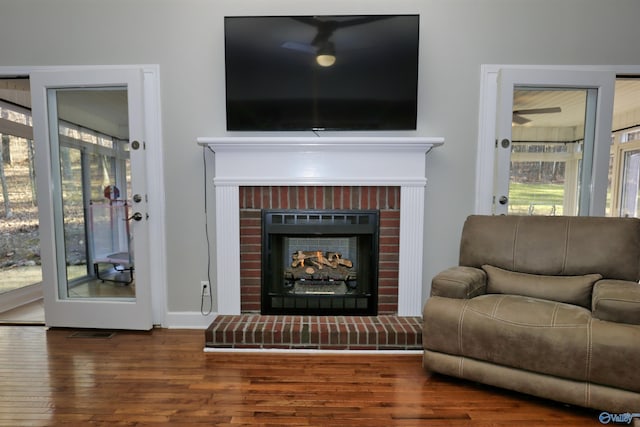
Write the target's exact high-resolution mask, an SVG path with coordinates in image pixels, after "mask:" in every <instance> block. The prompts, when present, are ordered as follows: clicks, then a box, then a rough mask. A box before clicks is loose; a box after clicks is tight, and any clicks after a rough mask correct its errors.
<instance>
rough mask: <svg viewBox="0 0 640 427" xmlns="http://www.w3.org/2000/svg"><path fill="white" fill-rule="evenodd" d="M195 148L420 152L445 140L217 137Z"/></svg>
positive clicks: (435, 138) (334, 137)
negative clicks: (338, 149) (204, 146)
mask: <svg viewBox="0 0 640 427" xmlns="http://www.w3.org/2000/svg"><path fill="white" fill-rule="evenodd" d="M197 141H198V144H200V145H207V146H209V147H212V148H215V149H216V150H215V151H225V150H232V151H235V150H246V149H252V148H253V149H261V148H262V149H264V148H269V149H283V150H291V149H293V150H305V149H314V150H322V149H335V148H340V149H353V148H359V149H363V148H369V149H379V150H421V149H423V148H426V149H431V148H433V147H436V146H439V145H442V144H443V143H444V138H441V137H422V136H220V137H200V138H198V139H197Z"/></svg>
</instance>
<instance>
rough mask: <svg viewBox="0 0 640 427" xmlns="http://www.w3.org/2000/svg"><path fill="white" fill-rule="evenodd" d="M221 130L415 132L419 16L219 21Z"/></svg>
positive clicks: (235, 17) (290, 17)
mask: <svg viewBox="0 0 640 427" xmlns="http://www.w3.org/2000/svg"><path fill="white" fill-rule="evenodd" d="M224 33H225V73H226V76H225V80H226V114H227V130H230V131H288V130H414V129H416V117H417V93H418V34H419V16H418V15H348V16H347V15H340V16H338V15H335V16H233V17H225V21H224Z"/></svg>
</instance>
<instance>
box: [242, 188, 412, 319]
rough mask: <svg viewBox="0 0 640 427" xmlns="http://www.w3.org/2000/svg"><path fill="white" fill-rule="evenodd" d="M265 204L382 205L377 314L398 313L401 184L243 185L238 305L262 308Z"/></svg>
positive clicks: (282, 206) (308, 206)
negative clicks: (356, 185) (262, 244)
mask: <svg viewBox="0 0 640 427" xmlns="http://www.w3.org/2000/svg"><path fill="white" fill-rule="evenodd" d="M262 209H318V210H320V209H333V210H335V209H378V210H379V211H380V254H379V260H380V265H379V269H378V313H379V314H381V315H384V314H387V315H388V314H396V313H397V312H398V253H399V243H400V187H307V186H300V187H282V186H263V187H240V259H241V262H240V304H241V311H242V312H243V313H257V312H260V281H261V270H260V268H261V256H262V255H261V243H262V235H261V224H260V222H261V210H262Z"/></svg>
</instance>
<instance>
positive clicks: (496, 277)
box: [482, 265, 602, 309]
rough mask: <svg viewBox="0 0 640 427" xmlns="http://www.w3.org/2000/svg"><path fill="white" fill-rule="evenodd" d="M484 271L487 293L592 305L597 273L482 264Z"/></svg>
mask: <svg viewBox="0 0 640 427" xmlns="http://www.w3.org/2000/svg"><path fill="white" fill-rule="evenodd" d="M482 269H483V270H484V271H485V272H486V273H487V293H494V294H514V295H522V296H528V297H533V298H540V299H546V300H552V301H558V302H565V303H568V304H575V305H579V306H582V307H585V308H588V309H591V294H592V291H593V285H594V284H595V282H597V281H598V280H600V279H602V276H601V275H600V274H586V275H581V276H548V275H542V274H528V273H520V272H517V271H509V270H504V269H502V268H498V267H494V266H491V265H483V266H482Z"/></svg>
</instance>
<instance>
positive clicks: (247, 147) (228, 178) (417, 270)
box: [198, 136, 444, 316]
mask: <svg viewBox="0 0 640 427" xmlns="http://www.w3.org/2000/svg"><path fill="white" fill-rule="evenodd" d="M443 142H444V140H443V138H426V137H383V136H375V137H315V136H314V137H306V136H305V137H291V136H283V137H253V136H252V137H243V136H230V137H219V138H206V137H203V138H198V143H199V144H200V145H205V146H209V147H210V148H211V150H212V151H213V152H214V153H215V160H214V161H215V176H214V185H215V194H216V207H215V213H216V249H217V250H216V254H217V255H216V265H217V268H216V290H217V301H218V314H240V208H239V205H240V204H239V193H240V186H268V185H272V186H278V185H283V186H304V185H307V186H400V250H399V252H400V254H399V277H398V315H399V316H419V315H420V314H421V311H422V260H423V253H424V248H423V245H424V241H423V240H424V237H423V234H424V233H423V231H424V187H425V185H426V177H425V172H426V171H425V158H424V157H425V154H426V153H428V152H429V151H430V150H431V149H432V148H433V147H436V146H439V145H442V144H443Z"/></svg>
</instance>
